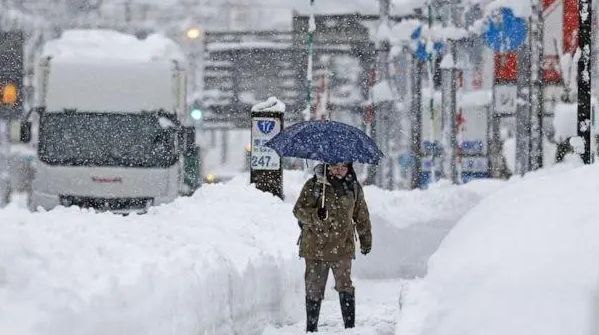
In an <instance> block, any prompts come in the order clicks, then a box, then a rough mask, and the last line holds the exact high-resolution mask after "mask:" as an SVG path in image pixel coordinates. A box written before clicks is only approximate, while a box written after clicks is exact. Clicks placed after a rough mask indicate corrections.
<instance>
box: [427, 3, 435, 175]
mask: <svg viewBox="0 0 599 335" xmlns="http://www.w3.org/2000/svg"><path fill="white" fill-rule="evenodd" d="M427 8H428V31H429V32H428V40H427V44H429V43H432V36H431V34H432V31H433V3H432V0H429V1H428V4H427ZM435 56H436V54H435V52H431V54H430V56H429V58H428V61H427V62H426V64H427V71H428V77H429V78H428V80H429V95H430V97H429V101H428V109H429V117H430V120H431V128H430V137H429V142H430V146H431V174H430V181H431V182H433V183H434V182H437V159H436V152H437V141H436V140H437V135H436V134H435V63H436V59H435V58H436V57H435Z"/></svg>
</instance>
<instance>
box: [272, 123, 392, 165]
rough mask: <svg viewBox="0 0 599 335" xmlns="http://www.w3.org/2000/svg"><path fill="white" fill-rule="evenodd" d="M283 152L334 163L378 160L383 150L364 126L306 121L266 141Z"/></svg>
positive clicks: (281, 154) (292, 155)
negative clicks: (359, 127)
mask: <svg viewBox="0 0 599 335" xmlns="http://www.w3.org/2000/svg"><path fill="white" fill-rule="evenodd" d="M266 146H267V147H269V148H272V149H274V150H275V151H276V152H277V153H278V154H279V155H280V156H283V157H297V158H306V159H312V160H318V161H322V162H325V163H329V164H334V163H352V162H359V163H368V164H378V162H379V160H380V159H381V158H382V157H383V153H382V152H381V150H379V148H378V147H377V145H376V143H375V142H374V141H373V140H372V138H370V137H368V135H366V134H365V133H364V132H363V131H362V130H360V129H358V128H356V127H352V126H350V125H347V124H345V123H341V122H335V121H305V122H300V123H297V124H294V125H293V126H291V127H289V128H286V129H285V130H283V131H282V132H281V133H279V134H278V135H277V136H275V137H274V138H272V139H271V140H270V141H268V142H267V143H266Z"/></svg>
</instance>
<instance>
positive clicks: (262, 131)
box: [250, 117, 281, 170]
mask: <svg viewBox="0 0 599 335" xmlns="http://www.w3.org/2000/svg"><path fill="white" fill-rule="evenodd" d="M280 132H281V120H280V119H278V118H274V117H255V118H253V119H252V156H251V162H250V163H251V167H252V170H278V169H280V168H281V157H279V155H278V154H277V153H276V152H275V151H274V150H273V149H271V148H268V147H266V146H264V144H265V143H266V142H268V141H269V140H270V139H271V138H273V137H275V136H276V135H277V134H278V133H280Z"/></svg>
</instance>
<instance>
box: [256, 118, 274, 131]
mask: <svg viewBox="0 0 599 335" xmlns="http://www.w3.org/2000/svg"><path fill="white" fill-rule="evenodd" d="M258 129H260V131H261V132H262V133H264V134H270V132H272V131H273V130H274V129H275V122H274V121H270V120H261V121H258Z"/></svg>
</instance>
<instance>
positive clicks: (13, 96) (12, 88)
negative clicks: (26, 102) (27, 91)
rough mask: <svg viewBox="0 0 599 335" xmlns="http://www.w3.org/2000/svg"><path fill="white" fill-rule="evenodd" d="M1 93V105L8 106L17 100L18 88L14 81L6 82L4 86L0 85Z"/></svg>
mask: <svg viewBox="0 0 599 335" xmlns="http://www.w3.org/2000/svg"><path fill="white" fill-rule="evenodd" d="M0 89H1V90H2V91H1V95H0V101H1V102H2V104H3V105H7V106H8V107H12V106H14V105H15V104H16V103H17V102H18V100H19V89H18V88H17V85H16V84H14V83H7V84H5V85H4V86H0Z"/></svg>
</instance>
